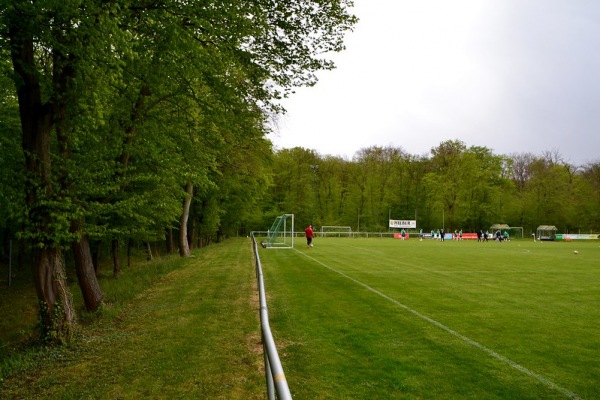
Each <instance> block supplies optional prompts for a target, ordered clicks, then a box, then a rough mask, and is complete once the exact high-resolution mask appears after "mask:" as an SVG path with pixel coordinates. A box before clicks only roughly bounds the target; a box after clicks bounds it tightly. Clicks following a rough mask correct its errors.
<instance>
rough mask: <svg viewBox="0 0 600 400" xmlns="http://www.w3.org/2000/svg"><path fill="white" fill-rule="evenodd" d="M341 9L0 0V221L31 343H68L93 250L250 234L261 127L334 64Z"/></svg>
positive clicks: (338, 3)
mask: <svg viewBox="0 0 600 400" xmlns="http://www.w3.org/2000/svg"><path fill="white" fill-rule="evenodd" d="M351 5H352V2H351V0H327V1H321V0H290V1H285V2H277V1H271V0H253V1H239V0H223V1H218V2H214V1H197V0H181V1H166V0H126V1H125V0H90V1H80V0H73V1H71V0H60V1H57V0H42V1H34V2H32V1H26V0H25V1H24V0H0V69H1V71H2V73H1V74H0V150H1V151H0V168H1V170H2V172H3V173H2V174H1V175H0V185H1V190H0V224H1V228H2V236H3V243H4V245H3V246H2V251H3V256H6V247H7V246H6V243H7V241H8V239H9V238H10V239H12V238H16V239H18V240H19V243H20V244H21V245H22V246H23V248H25V247H26V249H31V250H27V251H30V252H31V263H32V270H33V277H34V282H35V287H36V292H37V297H38V300H39V305H40V307H39V308H40V319H41V327H42V337H43V338H44V339H45V340H48V341H54V342H66V341H69V340H70V337H71V335H72V333H73V328H74V326H75V321H76V316H75V309H74V307H73V304H72V300H71V294H70V292H69V287H68V285H67V278H66V264H65V255H69V257H71V256H73V262H74V265H75V269H76V273H77V279H78V283H79V286H80V288H81V291H82V294H83V298H84V301H85V305H86V307H87V309H88V310H91V311H94V310H96V309H98V307H99V305H100V304H101V302H102V299H103V297H104V294H103V292H102V289H101V287H100V284H99V282H98V279H97V267H98V264H97V262H95V261H97V254H98V249H99V248H101V247H106V246H109V247H110V249H111V251H112V253H113V254H112V255H113V259H114V274H115V275H118V274H119V270H120V266H119V264H118V259H119V257H118V251H119V249H120V248H122V247H123V246H126V247H127V249H129V248H130V247H131V246H132V245H133V244H134V243H144V244H145V246H147V248H148V251H149V255H150V254H151V253H150V251H151V250H152V248H151V245H150V244H151V243H153V242H155V241H157V240H164V241H165V242H166V245H167V248H168V249H169V250H168V251H171V252H173V251H179V253H180V254H181V256H187V255H189V253H190V248H191V247H193V246H194V245H202V244H205V243H207V242H209V241H212V240H218V239H219V238H220V237H224V236H228V235H233V234H237V233H239V232H240V231H245V230H247V229H248V227H249V226H252V225H254V224H255V223H256V221H257V220H260V218H261V217H260V215H259V213H257V211H256V210H257V209H258V208H260V207H259V205H260V200H261V198H262V195H263V193H264V191H265V190H266V189H267V188H268V187H269V186H270V183H271V179H272V176H271V173H270V167H271V164H270V163H271V162H272V154H273V152H272V145H271V143H270V142H269V141H268V140H267V139H266V134H267V132H268V126H269V125H268V121H269V119H270V118H272V116H273V115H275V114H277V113H279V112H280V111H281V107H280V106H279V103H278V101H279V100H280V99H281V98H282V97H283V96H287V95H288V94H289V93H290V92H291V91H292V90H293V88H294V87H297V86H310V85H313V84H314V83H315V82H316V78H315V72H316V71H318V70H323V69H330V68H332V67H333V65H332V63H331V62H330V61H329V60H328V59H327V58H326V57H325V56H324V54H326V53H328V52H332V51H333V52H335V51H340V50H342V49H343V37H344V34H345V33H346V32H347V31H349V30H351V29H352V27H353V25H354V24H355V22H356V18H355V17H354V16H352V15H351V14H350V13H349V9H350V7H351Z"/></svg>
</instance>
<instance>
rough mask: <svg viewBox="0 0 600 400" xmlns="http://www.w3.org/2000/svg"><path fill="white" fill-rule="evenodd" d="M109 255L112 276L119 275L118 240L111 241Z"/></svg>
mask: <svg viewBox="0 0 600 400" xmlns="http://www.w3.org/2000/svg"><path fill="white" fill-rule="evenodd" d="M110 254H111V255H112V259H113V276H119V275H121V264H120V263H119V239H113V240H112V242H111V244H110Z"/></svg>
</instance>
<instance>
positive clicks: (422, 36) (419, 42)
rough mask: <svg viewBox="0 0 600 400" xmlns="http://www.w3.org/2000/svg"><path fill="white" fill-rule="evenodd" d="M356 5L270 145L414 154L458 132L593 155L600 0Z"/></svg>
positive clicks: (372, 0) (599, 92)
mask: <svg viewBox="0 0 600 400" xmlns="http://www.w3.org/2000/svg"><path fill="white" fill-rule="evenodd" d="M353 13H354V14H355V15H356V16H357V17H358V18H359V19H360V21H359V22H358V24H357V26H356V28H355V30H354V32H351V33H349V34H348V35H347V38H346V47H347V49H346V50H345V51H344V52H342V53H339V54H334V55H333V56H332V59H333V60H334V61H335V62H336V65H337V68H336V69H335V70H333V71H323V72H320V73H319V75H318V76H319V82H318V83H317V85H316V86H314V87H312V88H301V89H299V90H297V91H296V93H295V94H294V95H292V96H291V97H290V98H289V99H286V100H285V101H284V102H283V106H284V107H285V108H286V109H287V110H288V112H287V114H286V115H284V116H283V117H281V118H280V119H279V121H278V124H277V127H276V128H275V132H274V134H272V135H271V136H270V137H271V139H272V140H273V143H274V144H275V147H276V148H278V149H281V148H291V147H296V146H300V147H304V148H308V149H314V150H316V151H317V152H318V153H320V154H321V155H328V154H329V155H340V156H344V157H348V158H352V156H353V155H354V154H355V153H356V152H357V151H358V150H360V149H362V148H366V147H371V146H394V147H402V148H403V149H404V150H405V151H406V152H408V153H410V154H415V155H422V154H429V152H430V150H431V148H432V147H436V146H438V145H439V144H440V143H441V142H442V141H445V140H455V139H458V140H462V141H463V142H464V143H465V144H466V145H467V146H474V145H476V146H486V147H488V148H490V149H492V150H493V151H494V153H495V154H510V153H523V152H531V153H534V154H538V155H541V154H542V152H544V151H558V152H559V153H560V154H561V155H562V156H563V159H564V161H567V162H569V163H572V164H576V165H580V164H584V163H586V162H589V161H600V129H599V128H600V1H598V0H453V1H448V0H418V1H416V0H355V7H354V9H353Z"/></svg>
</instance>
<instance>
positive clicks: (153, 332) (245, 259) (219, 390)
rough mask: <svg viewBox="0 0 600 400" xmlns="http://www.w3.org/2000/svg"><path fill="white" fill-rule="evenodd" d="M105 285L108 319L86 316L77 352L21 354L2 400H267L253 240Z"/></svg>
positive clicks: (148, 267)
mask: <svg viewBox="0 0 600 400" xmlns="http://www.w3.org/2000/svg"><path fill="white" fill-rule="evenodd" d="M101 285H102V288H103V290H104V291H105V293H106V295H107V300H108V301H107V305H106V306H105V307H104V309H103V310H102V313H103V316H104V317H103V318H100V319H99V320H94V318H92V316H89V315H88V316H84V319H88V320H89V321H88V323H87V324H82V325H81V326H80V331H79V333H78V335H77V337H76V339H75V340H74V341H73V343H72V344H70V345H69V346H66V347H60V348H36V349H31V348H30V349H29V350H27V351H25V350H24V351H22V352H15V351H12V354H11V358H12V359H15V358H19V357H21V358H22V359H21V361H20V362H18V363H16V364H15V365H16V366H17V367H15V368H12V369H11V373H10V375H8V376H6V377H4V379H3V381H2V382H0V398H9V399H10V398H14V399H18V398H27V399H48V398H61V399H75V398H77V399H82V398H83V399H85V398H90V399H115V398H119V399H138V398H153V399H172V398H190V399H191V398H207V399H208V398H210V399H259V398H260V399H262V398H264V396H265V385H264V374H263V372H262V369H261V368H262V367H261V366H262V360H263V358H262V346H261V342H260V330H259V322H258V303H257V296H256V279H255V274H254V269H253V261H252V253H251V247H250V242H249V240H248V239H245V238H244V239H242V238H240V239H232V240H228V241H225V242H223V243H220V244H215V245H211V246H209V247H206V248H204V249H202V250H200V251H196V252H195V253H194V256H193V257H192V258H189V259H185V260H182V259H179V258H172V259H167V260H162V261H161V260H155V261H154V262H149V263H142V264H140V265H139V266H136V267H135V268H131V269H128V270H125V271H124V272H123V274H122V275H121V276H120V277H119V278H106V279H103V280H102V281H101ZM132 288H138V289H140V290H136V289H132ZM141 288H144V290H141ZM123 304H125V305H123ZM21 354H27V355H22V356H21Z"/></svg>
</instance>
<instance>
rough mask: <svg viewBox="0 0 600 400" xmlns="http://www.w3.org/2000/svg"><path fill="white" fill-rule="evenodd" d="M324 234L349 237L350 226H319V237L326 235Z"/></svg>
mask: <svg viewBox="0 0 600 400" xmlns="http://www.w3.org/2000/svg"><path fill="white" fill-rule="evenodd" d="M326 236H334V237H342V236H344V237H351V236H352V227H350V226H337V225H325V226H321V237H326Z"/></svg>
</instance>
